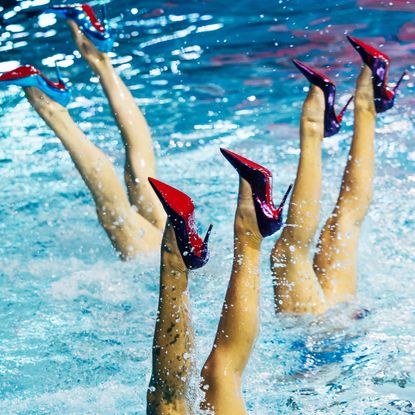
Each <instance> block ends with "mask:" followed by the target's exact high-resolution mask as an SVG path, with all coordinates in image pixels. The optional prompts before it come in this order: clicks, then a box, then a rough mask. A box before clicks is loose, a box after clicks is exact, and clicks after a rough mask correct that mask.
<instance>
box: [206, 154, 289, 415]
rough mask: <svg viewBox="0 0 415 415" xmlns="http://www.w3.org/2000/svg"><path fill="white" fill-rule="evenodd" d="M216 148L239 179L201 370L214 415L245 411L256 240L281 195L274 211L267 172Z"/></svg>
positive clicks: (275, 221)
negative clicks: (230, 244) (225, 281)
mask: <svg viewBox="0 0 415 415" xmlns="http://www.w3.org/2000/svg"><path fill="white" fill-rule="evenodd" d="M222 152H223V154H224V155H225V157H226V158H227V159H228V161H230V163H231V164H232V165H233V166H234V167H235V168H236V169H237V170H238V173H239V174H240V176H241V177H240V180H239V195H238V205H237V209H236V214H235V222H234V258H233V266H232V273H231V278H230V281H229V285H228V289H227V292H226V296H225V300H224V304H223V308H222V314H221V318H220V321H219V326H218V329H217V332H216V337H215V340H214V344H213V347H212V351H211V352H210V355H209V357H208V359H207V360H206V363H205V364H204V366H203V369H202V390H203V391H204V392H205V400H204V402H203V404H202V408H203V409H207V410H211V411H212V412H213V413H215V414H217V415H229V414H232V415H240V414H246V413H247V411H246V408H245V403H244V400H243V397H242V392H241V384H242V375H243V372H244V369H245V366H246V364H247V362H248V359H249V356H250V354H251V350H252V348H253V345H254V342H255V339H256V336H257V332H258V323H259V292H260V272H259V268H260V267H259V265H260V253H261V243H262V240H263V238H264V237H265V236H269V235H271V234H272V233H274V232H276V231H277V230H278V229H279V228H280V227H281V225H282V220H281V218H282V208H283V205H284V201H285V198H284V199H283V202H282V203H281V205H280V207H279V208H278V209H275V208H274V205H273V203H272V200H271V190H270V188H271V174H270V172H269V171H268V170H266V169H265V168H263V167H262V166H260V165H257V164H255V163H253V162H251V161H249V160H247V159H245V158H242V157H241V156H238V155H237V154H235V153H232V152H230V151H229V150H222ZM287 193H288V192H287ZM286 196H287V194H286Z"/></svg>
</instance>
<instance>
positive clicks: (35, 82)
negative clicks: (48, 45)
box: [0, 65, 71, 107]
mask: <svg viewBox="0 0 415 415" xmlns="http://www.w3.org/2000/svg"><path fill="white" fill-rule="evenodd" d="M0 85H4V86H7V85H18V86H23V87H29V86H32V87H35V88H38V89H40V90H41V91H42V92H44V93H45V94H46V95H47V96H48V97H49V98H51V99H53V100H54V101H56V102H57V103H59V104H60V105H62V106H64V107H65V106H66V105H68V103H69V101H70V97H71V94H70V92H69V90H68V88H67V87H66V86H65V84H64V82H63V81H62V80H61V79H59V82H52V81H51V80H49V79H48V78H46V76H45V75H43V74H42V72H40V71H39V70H38V69H36V68H35V67H34V66H30V65H25V66H20V67H18V68H16V69H13V70H12V71H9V72H5V73H3V74H1V75H0Z"/></svg>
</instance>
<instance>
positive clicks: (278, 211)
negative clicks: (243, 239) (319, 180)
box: [220, 148, 292, 238]
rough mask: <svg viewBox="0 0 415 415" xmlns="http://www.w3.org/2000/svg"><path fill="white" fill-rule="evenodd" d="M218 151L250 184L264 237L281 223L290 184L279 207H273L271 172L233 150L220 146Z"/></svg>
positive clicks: (259, 226) (275, 229)
mask: <svg viewBox="0 0 415 415" xmlns="http://www.w3.org/2000/svg"><path fill="white" fill-rule="evenodd" d="M220 151H221V153H222V154H223V155H224V156H225V158H226V160H228V161H229V163H231V164H232V166H233V167H235V169H236V170H237V172H238V174H239V175H240V176H241V177H242V178H243V179H244V180H246V181H247V182H248V183H249V184H250V186H251V189H252V198H253V201H254V206H255V213H256V218H257V222H258V228H259V231H260V233H261V235H262V236H263V237H264V238H265V237H266V236H270V235H272V234H273V233H275V232H277V231H278V230H279V229H280V228H281V227H282V225H283V221H282V213H283V208H284V204H285V201H286V200H287V197H288V195H289V193H290V191H291V187H292V186H291V185H290V186H289V187H288V190H287V191H286V193H285V195H284V197H283V199H282V202H281V203H280V205H279V207H278V208H275V206H274V202H273V201H272V189H271V188H272V174H271V172H270V171H269V170H267V169H266V168H265V167H262V166H261V165H259V164H256V163H254V162H253V161H250V160H248V159H246V158H245V157H242V156H240V155H238V154H236V153H234V152H233V151H230V150H226V149H224V148H221V149H220Z"/></svg>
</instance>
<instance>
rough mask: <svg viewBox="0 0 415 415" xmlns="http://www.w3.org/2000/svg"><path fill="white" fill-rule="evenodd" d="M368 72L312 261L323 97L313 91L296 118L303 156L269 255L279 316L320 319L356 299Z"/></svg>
mask: <svg viewBox="0 0 415 415" xmlns="http://www.w3.org/2000/svg"><path fill="white" fill-rule="evenodd" d="M373 100H374V93H373V81H372V73H371V71H370V69H369V68H368V67H367V66H366V65H365V66H364V67H363V69H362V71H361V73H360V76H359V78H358V80H357V85H356V94H355V109H354V133H353V139H352V144H351V148H350V152H349V157H348V160H347V163H346V168H345V170H344V174H343V179H342V184H341V189H340V194H339V197H338V199H337V203H336V206H335V208H334V210H333V212H332V214H331V216H330V217H329V218H328V220H327V222H326V223H325V225H324V227H323V230H322V232H321V234H320V238H319V241H318V246H317V252H316V253H315V255H314V259H313V260H311V257H310V250H311V249H312V244H313V238H314V236H315V234H316V231H317V227H318V224H319V213H320V193H321V141H322V139H323V128H324V109H325V107H324V106H325V104H324V96H323V92H322V91H321V89H319V88H317V87H315V86H311V88H310V92H309V94H308V96H307V98H306V100H305V102H304V105H303V110H302V114H301V127H300V136H301V137H300V140H301V155H300V161H299V165H298V170H297V177H296V181H295V185H294V189H293V194H292V198H291V202H290V206H289V211H288V218H287V225H286V226H285V228H284V230H283V232H282V234H281V237H280V238H279V239H278V241H277V242H276V244H275V247H274V249H273V251H272V254H271V267H272V271H273V275H274V294H275V307H276V310H277V311H282V312H294V313H307V312H311V313H321V312H324V311H325V310H326V309H327V308H328V307H330V306H331V305H333V304H335V303H338V302H342V301H347V300H348V299H350V298H352V297H353V296H354V294H355V292H356V280H357V249H358V241H359V234H360V227H361V224H362V221H363V219H364V217H365V215H366V213H367V210H368V208H369V205H370V202H371V198H372V183H373V174H374V138H375V122H376V111H375V105H374V101H373Z"/></svg>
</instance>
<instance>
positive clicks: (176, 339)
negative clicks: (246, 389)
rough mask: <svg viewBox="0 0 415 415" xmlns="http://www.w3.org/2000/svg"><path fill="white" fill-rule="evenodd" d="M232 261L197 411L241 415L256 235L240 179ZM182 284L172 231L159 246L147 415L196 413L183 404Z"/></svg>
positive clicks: (251, 335) (254, 294) (185, 339)
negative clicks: (203, 398) (156, 300)
mask: <svg viewBox="0 0 415 415" xmlns="http://www.w3.org/2000/svg"><path fill="white" fill-rule="evenodd" d="M234 232H235V235H234V260H233V268H232V273H231V278H230V281H229V286H228V289H227V292H226V296H225V301H224V304H223V309H222V314H221V318H220V322H219V326H218V329H217V334H216V337H215V341H214V345H213V347H212V351H211V353H210V355H209V357H208V359H207V361H206V363H205V364H204V366H203V369H202V378H203V385H202V390H203V391H204V392H205V400H204V402H203V404H202V407H203V409H207V410H211V411H212V412H214V413H215V414H218V415H220V414H224V415H225V414H226V415H229V414H233V415H239V414H246V413H247V412H246V409H245V405H244V401H243V398H242V394H241V382H242V373H243V370H244V368H245V366H246V363H247V361H248V358H249V355H250V353H251V349H252V347H253V344H254V341H255V338H256V334H257V331H258V301H259V285H260V278H259V261H260V248H261V242H262V236H261V234H260V231H259V229H258V225H257V221H256V214H255V208H254V204H253V198H252V189H251V186H250V185H249V184H248V182H246V181H245V180H244V179H242V178H241V179H240V184H239V197H238V207H237V210H236V215H235V225H234ZM188 278H189V273H188V270H187V269H186V267H185V265H184V262H183V259H182V257H181V254H180V251H179V249H178V246H177V241H176V237H175V234H174V231H173V229H172V226H171V225H170V224H169V222H167V224H166V229H165V232H164V236H163V241H162V250H161V271H160V297H159V307H158V316H157V321H156V328H155V332H154V343H153V368H152V377H151V382H150V387H149V390H148V396H147V414H148V415H162V414H163V415H167V414H169V415H174V414H180V415H185V414H193V413H196V412H197V411H195V409H194V407H193V406H192V402H191V400H190V399H189V377H190V376H191V375H192V374H193V373H194V370H193V369H194V366H193V362H192V359H191V356H192V355H193V352H192V349H193V332H192V327H191V323H190V317H189V311H188V303H189V300H188V292H187V286H188Z"/></svg>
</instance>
